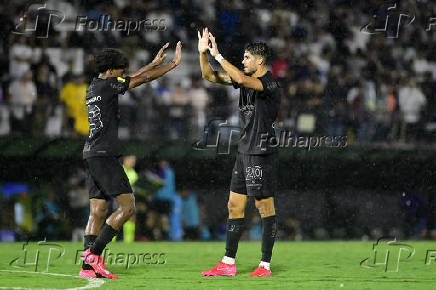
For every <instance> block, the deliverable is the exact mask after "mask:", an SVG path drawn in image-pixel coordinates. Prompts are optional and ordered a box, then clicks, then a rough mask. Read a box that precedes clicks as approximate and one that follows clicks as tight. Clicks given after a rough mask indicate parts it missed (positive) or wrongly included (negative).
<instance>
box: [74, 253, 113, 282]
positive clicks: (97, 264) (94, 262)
mask: <svg viewBox="0 0 436 290" xmlns="http://www.w3.org/2000/svg"><path fill="white" fill-rule="evenodd" d="M82 260H83V261H85V262H86V263H87V264H89V265H90V266H91V267H92V268H93V269H94V271H95V273H96V275H97V276H98V275H101V277H102V278H108V279H117V278H118V276H117V275H114V274H112V273H111V272H109V271H108V269H106V266H105V265H104V261H103V258H102V257H101V256H100V255H95V254H93V253H91V250H90V249H87V250H86V251H85V252H83V254H82Z"/></svg>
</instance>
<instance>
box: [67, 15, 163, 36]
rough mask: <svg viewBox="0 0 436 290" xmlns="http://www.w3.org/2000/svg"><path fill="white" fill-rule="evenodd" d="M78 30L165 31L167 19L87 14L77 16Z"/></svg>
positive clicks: (76, 28) (76, 27) (128, 32)
mask: <svg viewBox="0 0 436 290" xmlns="http://www.w3.org/2000/svg"><path fill="white" fill-rule="evenodd" d="M74 29H75V30H76V31H99V32H103V31H118V32H126V34H127V35H130V33H132V32H141V31H145V32H147V31H165V30H166V29H167V27H166V25H165V19H112V18H111V16H110V15H107V14H106V15H100V17H98V18H97V19H92V18H88V17H87V16H77V18H76V26H75V28H74Z"/></svg>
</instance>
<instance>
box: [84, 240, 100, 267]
mask: <svg viewBox="0 0 436 290" xmlns="http://www.w3.org/2000/svg"><path fill="white" fill-rule="evenodd" d="M96 238H97V236H95V235H85V237H84V241H83V249H84V250H85V251H86V249H88V248H90V247H91V246H92V245H93V244H94V242H95V239H96ZM82 269H83V270H92V267H91V266H90V265H88V264H85V263H82Z"/></svg>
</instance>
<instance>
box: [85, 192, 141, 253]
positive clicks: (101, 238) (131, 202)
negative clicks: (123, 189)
mask: <svg viewBox="0 0 436 290" xmlns="http://www.w3.org/2000/svg"><path fill="white" fill-rule="evenodd" d="M116 200H117V204H118V208H117V210H116V211H114V212H113V213H112V214H111V215H110V216H109V217H108V218H107V220H106V223H105V224H104V225H103V228H102V229H101V232H100V234H99V235H98V237H97V239H96V240H95V242H94V245H93V246H92V247H91V253H93V254H96V255H101V253H103V250H104V248H105V247H106V245H107V244H108V243H109V242H110V241H112V239H113V237H115V236H116V235H117V234H118V231H119V230H120V229H121V227H122V226H123V225H124V223H125V222H126V221H128V220H129V218H130V217H131V216H132V215H133V213H134V212H135V197H134V196H133V194H131V193H124V194H120V195H118V196H117V197H116Z"/></svg>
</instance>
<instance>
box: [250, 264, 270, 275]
mask: <svg viewBox="0 0 436 290" xmlns="http://www.w3.org/2000/svg"><path fill="white" fill-rule="evenodd" d="M270 276H271V270H267V269H265V268H264V267H263V266H259V267H257V268H256V270H254V272H253V273H251V274H250V277H270Z"/></svg>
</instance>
